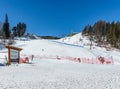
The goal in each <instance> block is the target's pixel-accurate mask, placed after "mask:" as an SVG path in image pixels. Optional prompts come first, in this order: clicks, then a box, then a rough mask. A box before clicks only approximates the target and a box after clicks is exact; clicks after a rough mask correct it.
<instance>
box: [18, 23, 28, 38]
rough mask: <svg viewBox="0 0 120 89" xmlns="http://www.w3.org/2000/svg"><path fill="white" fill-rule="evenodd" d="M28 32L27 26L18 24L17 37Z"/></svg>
mask: <svg viewBox="0 0 120 89" xmlns="http://www.w3.org/2000/svg"><path fill="white" fill-rule="evenodd" d="M25 32H26V24H24V23H21V22H20V23H18V24H17V36H19V37H20V36H23V35H24V33H25Z"/></svg>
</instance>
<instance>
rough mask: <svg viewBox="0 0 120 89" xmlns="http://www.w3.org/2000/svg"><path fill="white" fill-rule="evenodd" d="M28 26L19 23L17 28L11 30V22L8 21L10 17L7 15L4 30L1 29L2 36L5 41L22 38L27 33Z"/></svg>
mask: <svg viewBox="0 0 120 89" xmlns="http://www.w3.org/2000/svg"><path fill="white" fill-rule="evenodd" d="M26 28H27V27H26V24H25V23H21V22H19V23H18V24H17V25H16V26H14V27H12V29H10V25H9V21H8V16H7V14H6V15H5V22H4V23H3V27H2V29H0V33H1V34H0V35H1V36H2V37H3V38H4V39H9V38H11V37H21V36H23V35H24V34H25V32H26Z"/></svg>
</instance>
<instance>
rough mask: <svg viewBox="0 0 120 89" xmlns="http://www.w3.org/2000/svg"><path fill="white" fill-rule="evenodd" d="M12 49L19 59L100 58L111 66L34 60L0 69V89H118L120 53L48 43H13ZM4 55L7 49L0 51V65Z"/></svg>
mask: <svg viewBox="0 0 120 89" xmlns="http://www.w3.org/2000/svg"><path fill="white" fill-rule="evenodd" d="M77 35H79V34H77ZM77 38H79V36H78V37H77ZM77 38H76V39H77ZM72 39H73V38H72ZM71 41H72V40H71ZM86 42H88V41H87V40H86ZM68 43H70V42H68ZM81 44H82V43H81ZM81 44H79V45H81ZM83 44H84V43H83ZM14 46H16V47H20V48H23V50H22V51H21V53H20V54H21V57H22V56H23V55H26V56H29V55H39V56H42V55H45V56H70V57H80V58H81V57H86V58H96V57H97V56H98V55H101V56H104V57H109V56H112V57H113V60H114V64H110V65H107V64H85V63H79V62H73V61H69V60H57V59H49V58H47V59H41V58H39V57H38V58H37V57H36V58H34V59H33V61H30V63H27V64H12V65H10V66H0V75H1V76H0V80H1V81H0V89H120V68H119V67H120V59H119V58H120V55H119V54H120V52H119V51H115V50H111V51H106V50H105V49H104V48H100V47H95V49H93V50H90V49H89V48H87V47H78V46H71V45H66V44H61V43H57V42H53V41H51V40H29V41H16V44H14ZM7 55H8V54H7V49H6V48H3V49H1V50H0V58H1V59H0V60H1V61H0V62H1V63H2V62H4V61H5V60H4V61H3V59H2V58H4V57H5V56H6V57H7Z"/></svg>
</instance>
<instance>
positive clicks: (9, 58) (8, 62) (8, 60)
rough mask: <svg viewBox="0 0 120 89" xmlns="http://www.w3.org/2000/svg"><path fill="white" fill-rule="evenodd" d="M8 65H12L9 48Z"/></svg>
mask: <svg viewBox="0 0 120 89" xmlns="http://www.w3.org/2000/svg"><path fill="white" fill-rule="evenodd" d="M8 65H10V48H8Z"/></svg>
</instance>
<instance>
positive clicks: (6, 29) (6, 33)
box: [3, 14, 10, 39]
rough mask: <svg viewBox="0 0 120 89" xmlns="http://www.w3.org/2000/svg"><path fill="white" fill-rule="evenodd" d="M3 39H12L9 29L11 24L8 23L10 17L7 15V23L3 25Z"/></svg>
mask: <svg viewBox="0 0 120 89" xmlns="http://www.w3.org/2000/svg"><path fill="white" fill-rule="evenodd" d="M3 37H4V38H5V39H8V38H9V37H10V29H9V23H8V16H7V14H6V16H5V22H4V24H3Z"/></svg>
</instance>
